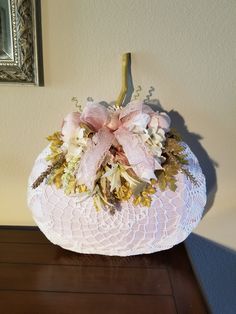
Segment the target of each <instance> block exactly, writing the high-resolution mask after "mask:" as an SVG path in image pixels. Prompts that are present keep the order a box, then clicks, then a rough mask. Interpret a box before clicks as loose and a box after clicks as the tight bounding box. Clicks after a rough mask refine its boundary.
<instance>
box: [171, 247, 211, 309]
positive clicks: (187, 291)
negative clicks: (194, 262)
mask: <svg viewBox="0 0 236 314" xmlns="http://www.w3.org/2000/svg"><path fill="white" fill-rule="evenodd" d="M167 266H168V269H169V274H170V280H171V284H172V288H173V293H174V296H175V301H176V306H177V311H178V313H181V314H206V313H208V309H207V306H206V303H205V300H204V299H203V296H202V293H201V290H200V288H199V285H198V283H197V280H196V278H195V276H194V273H193V270H192V267H191V264H190V262H189V259H188V256H187V253H186V250H185V247H184V245H183V244H180V245H178V246H175V247H174V248H172V249H171V250H169V251H168V260H167Z"/></svg>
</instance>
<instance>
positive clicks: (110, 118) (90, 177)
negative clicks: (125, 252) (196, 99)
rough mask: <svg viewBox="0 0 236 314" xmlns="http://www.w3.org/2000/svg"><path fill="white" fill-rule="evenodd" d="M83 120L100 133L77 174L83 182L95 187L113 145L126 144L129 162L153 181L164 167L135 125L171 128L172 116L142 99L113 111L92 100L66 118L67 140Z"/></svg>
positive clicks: (65, 137)
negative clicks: (158, 170)
mask: <svg viewBox="0 0 236 314" xmlns="http://www.w3.org/2000/svg"><path fill="white" fill-rule="evenodd" d="M156 119H158V120H156ZM81 122H83V123H85V124H87V125H88V126H89V127H90V128H92V129H93V130H94V131H95V132H96V133H95V135H94V136H93V138H92V139H90V140H89V142H88V146H87V149H86V151H85V153H84V154H83V155H82V158H81V161H80V165H79V169H78V172H77V175H76V177H77V180H78V182H79V183H80V184H85V185H86V186H87V187H88V188H89V189H90V190H93V187H94V182H95V179H96V173H97V170H98V169H99V167H100V166H101V164H102V162H103V161H104V159H105V157H106V155H107V154H108V152H109V149H110V147H111V145H114V146H117V145H121V146H122V148H123V150H124V153H125V155H126V157H127V160H128V163H129V164H130V166H131V167H132V169H133V171H134V172H135V174H136V175H137V176H138V177H139V178H140V179H142V180H144V181H149V180H150V179H151V178H156V176H155V174H154V170H156V169H161V168H162V167H161V165H160V164H159V163H158V162H157V160H156V159H155V158H154V156H153V155H152V154H151V152H150V151H149V149H148V148H147V146H146V145H145V143H144V141H143V140H142V139H141V137H140V136H139V135H138V134H137V133H134V132H133V129H134V128H135V127H139V128H141V129H142V128H143V129H145V128H146V127H147V126H148V125H153V123H156V124H157V123H158V127H161V128H163V129H164V130H165V131H168V130H169V126H170V118H169V116H168V115H167V114H165V113H160V114H159V113H155V112H154V111H153V110H152V109H151V108H150V107H149V106H147V105H145V104H143V103H142V102H140V101H132V102H130V103H129V104H128V105H127V106H126V107H124V108H122V109H120V110H117V111H115V112H111V111H110V110H108V109H107V108H106V107H105V106H103V105H102V104H100V103H88V104H87V105H86V107H85V108H84V110H83V112H82V113H81V114H80V113H78V112H74V113H70V114H69V115H68V116H67V117H66V118H65V120H64V122H63V126H62V135H63V139H64V141H65V142H68V141H69V139H70V138H71V137H72V136H73V133H74V132H75V130H76V129H77V128H78V127H79V124H80V123H81Z"/></svg>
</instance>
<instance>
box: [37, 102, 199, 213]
mask: <svg viewBox="0 0 236 314" xmlns="http://www.w3.org/2000/svg"><path fill="white" fill-rule="evenodd" d="M170 124H171V120H170V117H169V116H168V114H166V113H165V112H155V111H153V110H152V109H151V107H150V106H148V105H147V104H146V103H145V102H143V101H139V100H134V101H131V102H130V103H129V104H128V105H127V106H126V107H123V108H118V107H116V106H105V105H104V104H102V103H96V102H93V101H90V102H88V103H87V104H86V105H85V106H84V108H83V109H82V108H79V110H78V111H77V112H73V113H70V114H68V115H67V116H66V118H65V119H64V121H63V125H62V128H61V131H59V132H56V133H54V134H53V135H51V136H49V137H48V140H49V142H50V154H49V155H48V156H47V161H48V162H49V165H48V167H47V169H46V170H45V171H44V172H43V173H42V174H41V175H40V176H39V177H38V178H37V179H36V181H35V182H34V183H33V186H32V187H33V188H34V189H35V188H37V187H38V186H39V185H40V184H41V183H42V182H43V181H44V180H46V184H49V185H51V184H54V185H55V186H56V187H57V188H58V189H63V190H64V193H65V194H66V195H73V196H75V197H77V198H78V201H83V200H84V199H86V198H88V197H93V201H94V206H95V208H96V209H97V210H100V209H108V210H110V212H111V213H114V212H115V210H116V209H117V208H119V204H120V203H121V202H124V201H132V202H133V204H134V205H140V206H146V207H149V206H150V205H151V202H152V195H153V194H155V193H156V190H157V188H159V189H160V190H161V191H164V190H165V189H167V188H169V189H170V190H171V191H175V190H176V188H177V180H176V175H177V174H178V172H183V173H184V174H185V175H186V176H187V177H188V178H189V179H190V180H191V181H192V182H193V183H194V184H197V182H196V180H195V178H194V177H193V176H192V174H191V173H190V172H189V170H188V169H187V168H186V165H187V163H188V162H187V158H186V157H187V156H186V155H185V154H184V150H185V148H184V146H183V145H182V144H181V143H182V142H181V138H180V136H179V134H178V133H177V132H176V131H175V130H174V129H171V128H170Z"/></svg>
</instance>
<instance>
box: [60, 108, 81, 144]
mask: <svg viewBox="0 0 236 314" xmlns="http://www.w3.org/2000/svg"><path fill="white" fill-rule="evenodd" d="M80 122H81V120H80V113H79V112H72V113H69V114H68V115H67V116H66V117H65V119H64V121H63V123H62V130H61V133H62V136H63V141H64V142H65V143H69V142H70V139H71V138H72V137H73V136H74V133H75V131H76V129H77V128H78V127H79V124H80Z"/></svg>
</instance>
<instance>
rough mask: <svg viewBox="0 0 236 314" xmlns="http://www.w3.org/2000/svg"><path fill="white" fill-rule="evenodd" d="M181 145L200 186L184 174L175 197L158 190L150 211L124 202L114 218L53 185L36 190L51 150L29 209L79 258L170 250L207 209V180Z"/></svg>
mask: <svg viewBox="0 0 236 314" xmlns="http://www.w3.org/2000/svg"><path fill="white" fill-rule="evenodd" d="M182 144H183V145H184V147H185V153H186V154H187V155H188V161H189V165H188V166H187V167H188V169H189V170H190V171H191V173H192V174H193V176H194V177H195V178H196V179H197V181H198V186H195V185H194V184H193V183H192V182H191V181H190V180H189V179H188V178H187V177H186V176H185V175H183V174H182V173H179V174H178V175H177V185H178V188H177V190H176V192H172V191H170V190H168V189H167V190H166V191H165V192H161V191H160V190H157V193H156V194H155V195H154V197H153V201H152V205H151V207H150V208H147V207H142V206H133V204H132V202H124V203H122V206H121V209H120V210H117V211H116V212H115V214H114V215H111V214H110V213H109V211H106V210H101V211H99V212H97V211H96V209H95V208H94V206H93V199H92V198H89V199H87V200H85V201H83V202H81V203H78V201H77V198H76V196H66V195H65V194H64V192H63V190H58V189H56V188H55V186H54V185H52V186H49V185H46V184H45V183H42V184H41V185H40V186H39V187H38V188H37V189H35V190H33V189H32V188H31V185H32V183H33V182H34V180H35V179H36V178H37V177H38V176H39V175H40V174H41V173H42V171H44V170H45V169H46V168H47V166H48V164H47V162H46V161H45V157H46V156H47V155H48V154H49V148H48V147H47V148H46V149H45V150H43V152H42V153H41V154H40V155H39V156H38V158H37V159H36V161H35V164H34V167H33V170H32V173H31V175H30V178H29V188H28V205H29V208H30V209H31V210H32V214H33V217H34V220H35V222H36V223H37V225H38V226H39V228H40V229H41V231H42V232H43V233H44V234H45V236H46V237H47V238H48V239H49V240H50V241H51V242H52V243H54V244H57V245H60V246H61V247H63V248H65V249H68V250H71V251H75V252H79V253H90V254H104V255H118V256H129V255H136V254H145V253H152V252H157V251H161V250H165V249H168V248H171V247H172V246H174V245H176V244H178V243H179V242H181V241H183V240H185V238H186V237H187V236H188V235H189V234H190V232H191V231H192V230H193V229H194V228H195V227H196V226H197V224H198V223H199V221H200V219H201V216H202V213H203V210H204V206H205V204H206V184H205V177H204V175H203V173H202V170H201V168H200V165H199V163H198V160H197V158H196V157H195V155H194V154H193V153H192V151H191V150H190V148H189V147H188V145H187V144H185V143H182Z"/></svg>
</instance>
